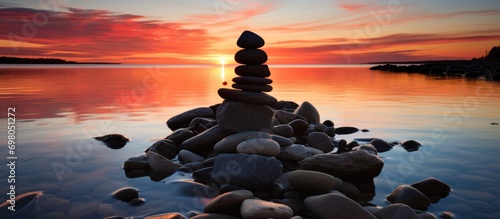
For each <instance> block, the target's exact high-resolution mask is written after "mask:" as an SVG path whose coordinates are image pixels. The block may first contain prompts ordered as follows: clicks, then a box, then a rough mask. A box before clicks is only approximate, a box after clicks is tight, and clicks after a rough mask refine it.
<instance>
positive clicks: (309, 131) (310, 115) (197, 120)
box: [124, 31, 450, 219]
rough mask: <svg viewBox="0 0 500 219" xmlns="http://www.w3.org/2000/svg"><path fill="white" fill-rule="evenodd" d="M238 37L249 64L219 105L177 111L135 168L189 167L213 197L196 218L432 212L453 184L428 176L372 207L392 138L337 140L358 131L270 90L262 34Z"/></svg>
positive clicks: (158, 174)
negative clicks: (278, 97) (165, 132)
mask: <svg viewBox="0 0 500 219" xmlns="http://www.w3.org/2000/svg"><path fill="white" fill-rule="evenodd" d="M237 45H238V46H239V47H241V48H242V49H241V50H240V51H238V52H237V53H236V54H235V60H236V62H238V63H240V64H242V65H239V66H237V67H236V68H235V73H236V74H237V75H238V77H235V78H233V82H234V84H233V85H232V87H233V88H234V89H229V88H221V89H219V90H218V94H219V96H220V97H222V98H223V99H224V101H223V102H222V103H221V104H216V105H213V106H210V107H200V108H196V109H192V110H189V111H186V112H184V113H181V114H179V115H176V116H174V117H172V118H170V119H169V120H168V121H167V126H168V127H169V128H170V129H171V130H172V131H173V133H172V134H170V135H169V136H167V137H166V138H165V139H162V140H159V141H157V142H155V143H154V144H153V145H151V146H150V147H149V148H148V149H146V154H145V155H142V156H138V157H133V158H130V159H129V160H127V161H126V162H125V164H124V169H125V173H126V175H127V176H128V177H130V178H133V177H141V176H150V177H151V179H152V180H155V181H160V180H164V179H165V178H166V177H168V176H170V175H172V174H174V173H175V172H177V171H180V172H185V173H192V177H193V179H194V181H195V182H197V183H193V185H192V188H193V189H192V190H193V191H194V193H195V194H197V195H198V196H196V197H193V198H201V199H211V201H209V202H208V203H206V205H205V206H204V208H203V209H199V208H198V209H193V210H194V212H196V211H200V210H202V211H204V212H203V213H195V214H194V215H193V213H192V212H191V215H190V216H191V218H194V219H201V218H246V219H247V218H276V219H279V218H287V219H288V218H295V219H298V218H320V219H322V218H383V219H389V218H435V217H434V215H432V214H430V213H428V212H425V210H426V209H427V207H428V206H429V205H430V204H431V201H430V200H432V203H435V202H437V200H439V198H443V197H445V196H446V195H447V194H448V193H449V192H450V188H449V187H448V186H447V185H446V184H445V183H443V182H441V181H439V180H437V179H434V178H429V179H426V180H423V181H421V182H418V183H414V184H412V185H401V186H400V187H398V188H397V189H396V190H394V191H393V192H392V193H391V194H390V195H389V196H388V198H387V200H388V201H389V202H391V203H393V204H390V205H388V206H384V207H378V206H377V207H374V206H373V205H371V204H370V203H369V201H371V200H372V199H373V197H374V196H375V184H374V181H373V179H374V177H375V176H377V175H379V174H380V172H381V170H382V168H383V166H384V162H383V161H382V159H381V158H380V157H379V156H378V153H382V152H384V151H388V150H390V149H392V147H394V146H395V145H394V144H390V143H388V142H386V141H384V140H381V139H371V140H370V139H369V140H368V141H366V139H361V140H359V141H360V142H363V141H365V143H361V145H360V144H359V143H358V142H357V141H352V142H350V143H347V142H346V141H345V140H343V139H341V140H337V139H335V136H338V135H345V134H351V133H354V132H357V131H359V130H358V129H357V128H355V127H334V124H333V122H332V121H330V120H326V121H323V122H320V121H321V120H320V115H319V113H318V111H317V109H316V108H315V107H314V106H313V105H312V104H311V103H309V102H307V101H306V102H303V103H302V104H300V105H298V104H296V103H294V102H291V101H277V100H276V99H275V98H274V97H272V96H270V95H268V94H266V93H264V92H270V91H271V90H272V86H271V83H272V80H271V79H269V78H268V77H269V76H270V75H271V73H270V71H269V68H268V66H267V65H265V64H264V63H265V62H266V61H267V54H266V53H265V52H264V51H263V50H261V49H259V48H261V47H262V46H264V40H263V39H262V38H261V37H260V36H258V35H257V34H255V33H253V32H250V31H245V32H243V33H242V34H241V36H240V37H239V39H238V41H237ZM400 144H401V146H402V147H404V148H405V149H407V150H408V151H413V150H417V149H418V147H420V144H419V143H418V142H416V141H413V140H410V141H405V142H403V143H400ZM335 148H337V149H336V150H335ZM410 149H411V150H410ZM183 183H187V182H185V181H183ZM194 184H196V185H194ZM170 189H175V188H170ZM182 190H183V191H187V190H189V189H185V188H184V189H182ZM207 191H208V192H207ZM200 195H201V196H200ZM197 203H199V202H197ZM416 209H418V210H416ZM182 214H184V215H186V214H188V213H187V212H177V213H170V214H169V215H170V216H175V217H169V218H185V217H184V216H183V215H182ZM152 218H155V217H154V216H153V217H152Z"/></svg>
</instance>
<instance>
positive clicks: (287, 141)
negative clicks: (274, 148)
mask: <svg viewBox="0 0 500 219" xmlns="http://www.w3.org/2000/svg"><path fill="white" fill-rule="evenodd" d="M271 139H273V140H274V141H276V142H278V144H279V145H280V147H282V148H284V147H287V146H290V145H292V144H293V142H292V140H290V139H289V138H285V137H283V136H279V135H271Z"/></svg>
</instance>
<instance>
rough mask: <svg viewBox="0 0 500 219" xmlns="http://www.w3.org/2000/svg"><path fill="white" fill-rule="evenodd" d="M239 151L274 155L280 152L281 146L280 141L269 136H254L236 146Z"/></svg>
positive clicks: (268, 155)
mask: <svg viewBox="0 0 500 219" xmlns="http://www.w3.org/2000/svg"><path fill="white" fill-rule="evenodd" d="M236 150H237V151H238V153H246V154H258V155H262V156H267V157H274V156H276V155H278V154H279V153H280V150H281V147H280V145H279V144H278V142H275V141H274V140H272V139H268V138H254V139H249V140H246V141H244V142H241V143H240V144H238V146H237V147H236Z"/></svg>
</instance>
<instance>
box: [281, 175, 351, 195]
mask: <svg viewBox="0 0 500 219" xmlns="http://www.w3.org/2000/svg"><path fill="white" fill-rule="evenodd" d="M288 182H289V183H290V186H292V188H293V190H295V191H297V192H299V193H300V194H303V195H305V196H312V195H321V194H325V193H328V192H330V191H331V190H333V189H335V190H339V189H340V188H341V187H342V180H341V179H339V178H336V177H333V176H331V175H328V174H326V173H322V172H317V171H311V170H295V171H292V173H290V175H289V176H288ZM318 182H321V183H318Z"/></svg>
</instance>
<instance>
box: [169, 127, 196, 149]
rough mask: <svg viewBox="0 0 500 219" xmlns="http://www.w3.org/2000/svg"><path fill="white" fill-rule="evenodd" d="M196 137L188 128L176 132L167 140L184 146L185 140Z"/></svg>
mask: <svg viewBox="0 0 500 219" xmlns="http://www.w3.org/2000/svg"><path fill="white" fill-rule="evenodd" d="M190 125H191V124H190ZM193 136H194V133H193V132H192V131H191V130H189V129H187V128H180V129H177V130H175V131H174V132H173V133H172V134H170V135H169V136H167V137H166V138H165V139H167V140H172V141H173V142H175V143H177V144H182V142H184V141H185V140H187V139H189V138H191V137H193Z"/></svg>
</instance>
